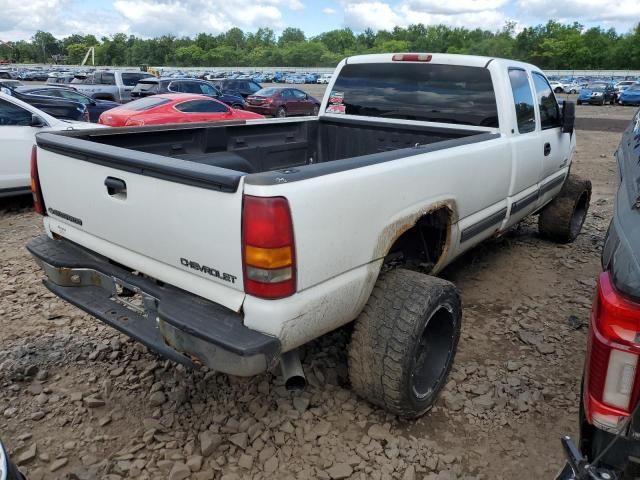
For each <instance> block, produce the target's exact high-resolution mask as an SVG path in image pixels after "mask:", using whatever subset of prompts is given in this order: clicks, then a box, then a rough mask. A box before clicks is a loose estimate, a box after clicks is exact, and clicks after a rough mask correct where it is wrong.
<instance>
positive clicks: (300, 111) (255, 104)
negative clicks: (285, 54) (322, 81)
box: [246, 87, 320, 118]
mask: <svg viewBox="0 0 640 480" xmlns="http://www.w3.org/2000/svg"><path fill="white" fill-rule="evenodd" d="M246 108H247V110H250V111H252V112H257V113H261V114H262V115H272V116H274V117H280V118H282V117H288V116H291V115H318V111H319V110H320V100H318V99H317V98H314V97H312V96H311V95H309V94H306V93H304V92H303V91H302V90H299V89H297V88H288V87H270V88H263V89H262V90H259V91H257V92H256V93H254V94H253V95H249V96H248V97H247V104H246Z"/></svg>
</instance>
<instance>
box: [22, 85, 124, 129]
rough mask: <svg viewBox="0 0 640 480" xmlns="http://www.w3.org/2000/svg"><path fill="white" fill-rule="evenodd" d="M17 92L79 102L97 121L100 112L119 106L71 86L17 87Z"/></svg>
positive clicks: (94, 120) (92, 119)
mask: <svg viewBox="0 0 640 480" xmlns="http://www.w3.org/2000/svg"><path fill="white" fill-rule="evenodd" d="M17 90H18V92H20V93H26V94H28V95H43V96H45V97H54V98H64V99H66V100H72V101H74V102H78V103H81V104H83V105H85V106H86V107H87V110H88V111H89V120H90V121H92V122H94V123H95V122H97V121H98V118H99V117H100V115H101V114H102V112H106V111H107V110H110V109H112V108H115V107H118V106H120V104H119V103H118V102H112V101H111V100H94V99H92V98H91V97H89V96H88V95H85V94H84V93H80V92H76V91H75V90H72V89H71V88H66V87H56V86H52V85H46V86H36V87H19V88H18V89H17Z"/></svg>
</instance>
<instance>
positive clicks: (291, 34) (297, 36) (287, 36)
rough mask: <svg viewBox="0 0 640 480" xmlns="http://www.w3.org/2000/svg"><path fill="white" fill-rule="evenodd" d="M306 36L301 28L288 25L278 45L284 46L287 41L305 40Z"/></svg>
mask: <svg viewBox="0 0 640 480" xmlns="http://www.w3.org/2000/svg"><path fill="white" fill-rule="evenodd" d="M305 40H306V37H305V36H304V32H303V31H302V30H300V29H299V28H293V27H287V28H285V29H284V30H283V31H282V34H281V35H280V38H279V39H278V46H279V47H284V46H285V45H286V44H287V43H296V42H304V41H305Z"/></svg>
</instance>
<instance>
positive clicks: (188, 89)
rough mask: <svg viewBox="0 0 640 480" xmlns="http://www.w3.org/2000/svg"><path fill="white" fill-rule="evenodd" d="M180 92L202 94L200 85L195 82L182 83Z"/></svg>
mask: <svg viewBox="0 0 640 480" xmlns="http://www.w3.org/2000/svg"><path fill="white" fill-rule="evenodd" d="M182 91H183V92H185V93H202V90H200V85H199V84H198V83H196V82H182Z"/></svg>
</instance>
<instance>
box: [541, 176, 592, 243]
mask: <svg viewBox="0 0 640 480" xmlns="http://www.w3.org/2000/svg"><path fill="white" fill-rule="evenodd" d="M590 200H591V181H589V180H585V179H583V178H580V177H578V176H576V175H569V178H567V180H566V181H565V183H564V185H563V186H562V190H560V193H558V196H557V197H556V198H554V199H553V200H552V201H551V202H550V203H549V204H548V205H547V206H546V207H545V208H544V210H542V212H540V215H539V217H538V231H539V232H540V235H542V236H543V237H545V238H548V239H549V240H553V241H554V242H557V243H570V242H573V241H574V240H575V239H576V238H577V236H578V235H579V234H580V231H581V230H582V225H584V221H585V219H586V218H587V212H588V211H589V201H590Z"/></svg>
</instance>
